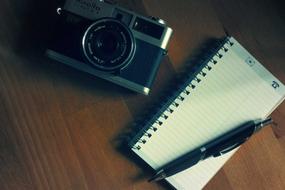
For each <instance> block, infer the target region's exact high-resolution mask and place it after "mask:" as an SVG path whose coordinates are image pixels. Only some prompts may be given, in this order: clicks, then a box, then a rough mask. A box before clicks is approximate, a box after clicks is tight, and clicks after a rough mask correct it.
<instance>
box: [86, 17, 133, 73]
mask: <svg viewBox="0 0 285 190" xmlns="http://www.w3.org/2000/svg"><path fill="white" fill-rule="evenodd" d="M82 46H83V52H84V55H85V57H86V58H87V60H88V61H89V62H90V63H91V64H92V65H93V66H95V67H96V68H98V69H100V70H103V71H114V70H117V69H121V68H123V67H125V66H127V65H128V64H129V63H130V61H131V59H132V58H133V55H134V52H135V42H134V37H133V35H132V33H131V31H130V30H129V28H128V27H127V26H125V25H124V24H123V23H121V22H120V21H118V20H116V19H114V18H104V19H100V20H98V21H96V22H94V23H93V24H92V25H90V26H89V28H88V29H87V30H86V32H85V34H84V37H83V40H82Z"/></svg>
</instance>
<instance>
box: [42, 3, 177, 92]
mask: <svg viewBox="0 0 285 190" xmlns="http://www.w3.org/2000/svg"><path fill="white" fill-rule="evenodd" d="M58 17H59V19H58V23H57V25H56V27H55V30H56V31H55V35H54V37H53V40H52V41H51V43H50V45H49V48H48V49H47V51H46V54H47V56H48V57H50V58H52V59H54V60H57V61H59V62H62V63H64V64H66V65H69V66H71V67H74V68H76V69H78V70H81V71H83V72H86V73H89V74H91V75H94V76H97V77H100V78H103V79H106V80H108V81H111V82H114V83H116V84H118V85H121V86H124V87H126V88H128V89H131V90H134V91H136V92H139V93H142V94H145V95H148V94H149V92H150V88H151V85H152V83H153V81H154V79H155V76H156V73H157V71H158V68H159V65H160V63H161V61H162V58H163V57H164V56H165V54H166V52H167V45H168V42H169V40H170V37H171V35H172V29H171V28H169V27H167V26H166V24H165V23H164V21H162V20H161V19H157V18H151V17H144V16H141V15H138V14H136V13H134V12H132V11H129V10H126V9H124V8H121V7H119V6H117V5H115V4H112V3H110V2H107V1H103V0H67V1H66V2H65V4H64V6H63V7H62V8H60V9H58Z"/></svg>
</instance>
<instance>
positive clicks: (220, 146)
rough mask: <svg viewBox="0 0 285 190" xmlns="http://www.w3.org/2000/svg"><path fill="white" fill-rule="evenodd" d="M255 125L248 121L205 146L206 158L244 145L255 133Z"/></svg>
mask: <svg viewBox="0 0 285 190" xmlns="http://www.w3.org/2000/svg"><path fill="white" fill-rule="evenodd" d="M255 126H256V123H255V122H254V121H249V122H247V123H244V124H243V125H241V126H239V127H237V128H235V129H233V130H231V131H229V132H227V133H226V134H224V135H222V136H221V137H218V138H216V139H214V140H212V141H211V142H210V143H208V144H206V145H205V147H206V149H207V152H206V156H205V157H206V158H207V157H210V156H214V157H216V156H220V155H221V154H225V153H227V152H229V151H231V150H233V149H235V148H236V147H238V146H240V145H241V144H242V143H244V142H245V141H246V140H247V139H248V138H249V137H250V136H251V135H252V134H254V132H255Z"/></svg>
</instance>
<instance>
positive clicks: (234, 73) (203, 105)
mask: <svg viewBox="0 0 285 190" xmlns="http://www.w3.org/2000/svg"><path fill="white" fill-rule="evenodd" d="M231 40H232V41H234V42H235V43H234V45H233V46H232V47H231V46H230V45H229V44H226V45H225V46H226V47H227V48H228V49H229V51H228V52H227V53H224V52H223V50H220V53H221V54H224V56H223V57H222V58H221V59H220V60H218V63H217V64H216V65H214V66H213V69H212V70H211V71H209V72H207V71H205V72H207V75H206V76H205V77H202V78H201V77H200V78H201V82H200V83H199V84H198V83H197V82H196V83H195V85H196V86H197V87H196V88H195V89H193V90H192V89H190V87H189V89H188V90H189V91H190V95H188V96H185V100H184V101H183V102H179V101H180V100H176V101H177V103H179V104H180V106H179V107H178V108H174V110H175V111H174V112H173V113H172V114H171V115H169V118H168V119H167V120H165V121H164V123H163V125H162V126H157V128H158V131H157V132H156V133H155V134H153V136H152V138H150V139H147V143H146V144H144V145H143V146H142V148H141V149H140V150H134V151H135V152H136V153H137V154H138V155H139V156H140V157H142V158H143V159H144V160H145V161H146V162H147V163H149V164H150V165H151V166H152V167H153V168H154V169H157V168H159V167H161V166H163V165H164V164H166V163H168V162H169V161H171V160H173V159H175V158H177V157H179V156H181V155H183V154H185V153H186V152H189V151H190V150H193V149H195V148H197V147H200V146H201V145H203V144H205V143H206V142H208V141H210V140H212V139H214V138H216V137H217V136H220V135H222V134H224V133H226V132H227V131H229V130H231V129H233V128H234V127H236V126H239V125H240V124H242V123H244V122H246V121H248V120H252V119H260V118H265V117H266V116H267V115H269V114H270V113H271V110H272V109H273V108H274V107H276V105H278V104H279V103H280V100H281V99H282V98H283V96H284V91H285V90H284V86H281V88H279V90H275V89H274V88H273V87H272V86H271V82H272V81H277V82H279V81H278V80H277V79H275V78H274V77H273V76H272V75H271V74H270V73H269V72H267V71H266V70H265V69H264V68H263V67H262V66H261V67H260V64H259V63H258V61H257V60H255V59H254V58H253V57H252V56H250V55H249V54H248V52H246V51H245V50H242V51H241V49H243V48H242V47H241V46H240V44H238V43H237V42H236V41H235V40H234V39H232V38H231ZM249 58H251V59H252V61H254V63H255V66H252V65H251V64H249V63H248V60H249ZM279 84H281V83H280V82H279ZM165 114H167V113H166V112H165ZM155 125H157V124H154V126H155ZM149 132H151V131H149ZM231 154H233V152H231V153H228V154H226V155H224V156H222V157H219V158H215V159H208V160H206V161H203V162H200V163H199V164H197V165H195V166H194V167H192V168H190V169H188V170H186V171H184V172H181V173H179V174H177V175H174V176H172V177H170V178H168V179H167V180H168V181H169V182H170V183H171V184H172V185H173V186H174V187H176V188H178V189H190V187H192V188H193V189H200V188H202V187H203V186H204V185H205V184H206V183H207V182H208V181H209V179H210V178H211V177H212V176H213V175H214V174H215V173H216V172H217V171H218V170H219V168H220V167H222V165H223V163H224V162H225V161H226V160H227V159H228V158H229V157H230V156H231ZM205 168H207V169H205Z"/></svg>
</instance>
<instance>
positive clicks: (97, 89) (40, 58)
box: [3, 0, 135, 98]
mask: <svg viewBox="0 0 285 190" xmlns="http://www.w3.org/2000/svg"><path fill="white" fill-rule="evenodd" d="M64 3H65V1H64V0H50V1H36V0H29V1H25V2H19V1H16V0H12V1H10V2H9V4H8V5H6V6H7V7H9V8H10V9H9V11H8V13H9V14H11V15H12V14H14V17H13V18H12V22H14V23H17V24H14V25H13V26H11V27H10V28H9V27H8V28H7V30H9V31H10V32H9V35H10V36H9V41H7V43H4V44H3V45H4V48H6V49H10V50H9V51H12V52H13V53H14V54H15V56H17V57H19V60H21V61H22V62H23V63H24V64H25V65H26V68H28V69H29V70H30V73H31V74H33V73H37V77H48V78H49V79H51V80H52V81H57V83H62V85H72V86H73V87H75V88H77V89H78V90H85V91H86V90H87V91H89V93H91V94H93V95H95V96H100V97H105V98H114V97H116V96H121V95H134V94H135V93H134V92H132V91H130V90H127V89H125V88H123V87H120V86H118V85H115V84H113V83H111V82H108V81H105V80H103V79H100V78H98V77H94V76H91V75H89V74H86V73H83V72H80V71H78V70H75V69H73V68H70V67H68V66H66V65H64V64H61V63H58V62H56V61H53V60H51V59H49V58H47V57H46V56H45V50H46V48H47V47H48V45H49V42H50V40H51V39H52V37H53V33H54V32H55V31H56V27H55V25H56V22H57V12H56V10H57V8H58V7H62V5H64ZM12 11H13V12H14V13H12ZM6 33H7V32H6Z"/></svg>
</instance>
